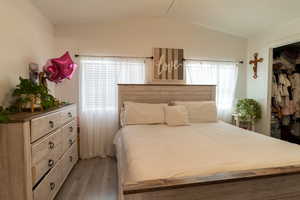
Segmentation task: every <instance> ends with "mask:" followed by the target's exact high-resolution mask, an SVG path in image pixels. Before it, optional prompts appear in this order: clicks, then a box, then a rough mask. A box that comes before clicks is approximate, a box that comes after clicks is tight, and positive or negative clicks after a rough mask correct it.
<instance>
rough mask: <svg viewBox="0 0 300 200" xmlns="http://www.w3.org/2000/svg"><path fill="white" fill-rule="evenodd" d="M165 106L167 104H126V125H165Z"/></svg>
mask: <svg viewBox="0 0 300 200" xmlns="http://www.w3.org/2000/svg"><path fill="white" fill-rule="evenodd" d="M164 106H167V104H149V103H135V102H124V109H125V123H126V125H134V124H163V123H165V115H164Z"/></svg>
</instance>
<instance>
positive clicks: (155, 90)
mask: <svg viewBox="0 0 300 200" xmlns="http://www.w3.org/2000/svg"><path fill="white" fill-rule="evenodd" d="M118 86H119V109H120V108H121V107H122V106H123V103H124V101H133V102H138V103H169V102H171V101H175V100H176V101H214V100H215V97H216V86H215V85H168V84H119V85H118Z"/></svg>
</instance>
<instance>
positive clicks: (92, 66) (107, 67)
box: [81, 58, 145, 110]
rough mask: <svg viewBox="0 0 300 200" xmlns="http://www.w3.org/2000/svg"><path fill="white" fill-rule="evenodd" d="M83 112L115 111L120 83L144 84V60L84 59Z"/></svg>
mask: <svg viewBox="0 0 300 200" xmlns="http://www.w3.org/2000/svg"><path fill="white" fill-rule="evenodd" d="M81 66H82V67H81V70H82V73H81V82H82V84H81V89H82V92H83V93H82V94H83V96H82V99H81V100H82V106H83V107H82V108H83V110H102V109H115V105H116V100H117V96H116V95H117V84H118V83H144V82H145V63H144V60H143V59H117V58H82V59H81Z"/></svg>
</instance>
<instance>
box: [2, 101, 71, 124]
mask: <svg viewBox="0 0 300 200" xmlns="http://www.w3.org/2000/svg"><path fill="white" fill-rule="evenodd" d="M75 105H76V104H67V105H63V106H60V107H56V108H52V109H49V110H46V111H40V112H33V113H31V112H20V113H16V114H11V115H9V116H8V117H9V120H10V121H9V122H8V123H20V122H26V121H30V120H32V119H34V118H38V117H43V116H46V115H49V114H51V113H55V112H58V111H62V110H65V109H68V108H71V107H74V106H75Z"/></svg>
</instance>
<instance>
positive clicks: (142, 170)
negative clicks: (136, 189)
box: [115, 122, 300, 184]
mask: <svg viewBox="0 0 300 200" xmlns="http://www.w3.org/2000/svg"><path fill="white" fill-rule="evenodd" d="M115 144H116V145H117V151H119V152H118V154H119V155H122V156H121V158H122V159H121V160H118V162H122V166H123V172H124V173H123V174H124V177H122V180H123V182H124V183H125V184H131V183H137V182H141V181H148V180H156V179H168V178H179V177H189V176H209V175H213V174H216V173H223V172H230V171H240V170H252V169H261V168H270V167H283V166H289V165H300V146H298V145H296V144H291V143H288V142H285V141H282V140H278V139H275V138H271V137H268V136H264V135H261V134H258V133H255V132H252V131H247V130H244V129H240V128H238V127H235V126H232V125H230V124H226V123H224V122H217V123H201V124H192V125H190V126H179V127H170V126H167V125H131V126H126V127H124V128H122V129H121V130H119V132H118V133H117V135H116V137H115Z"/></svg>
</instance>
